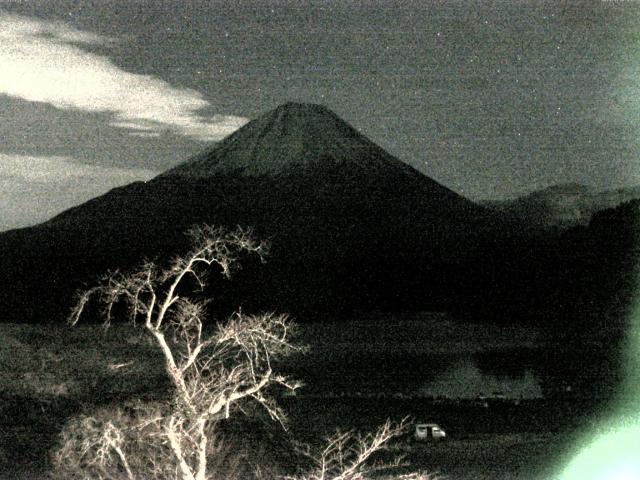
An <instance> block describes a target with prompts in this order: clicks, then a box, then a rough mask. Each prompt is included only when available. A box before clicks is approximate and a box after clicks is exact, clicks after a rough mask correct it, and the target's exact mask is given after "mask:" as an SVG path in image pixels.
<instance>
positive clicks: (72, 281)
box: [0, 103, 504, 322]
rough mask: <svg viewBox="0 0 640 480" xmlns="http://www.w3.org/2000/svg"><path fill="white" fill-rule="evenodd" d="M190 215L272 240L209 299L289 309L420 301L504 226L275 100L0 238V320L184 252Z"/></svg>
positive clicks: (335, 121) (359, 139)
mask: <svg viewBox="0 0 640 480" xmlns="http://www.w3.org/2000/svg"><path fill="white" fill-rule="evenodd" d="M204 222H206V223H210V224H215V225H223V226H228V227H235V226H236V225H241V226H251V227H254V229H255V232H256V235H257V236H259V237H262V238H268V239H270V241H271V243H272V252H271V255H270V257H269V260H268V264H267V265H266V266H265V267H263V266H261V265H254V264H252V263H251V262H249V263H248V264H247V265H246V268H244V269H243V271H242V272H240V274H239V275H237V276H236V280H235V281H234V282H233V283H232V284H231V285H228V284H225V285H226V286H225V285H217V286H216V287H217V288H226V289H227V290H226V291H224V292H223V293H222V295H220V296H219V298H228V299H229V302H230V303H234V302H239V303H241V304H242V305H243V306H244V307H245V308H248V309H252V308H253V309H265V308H269V309H277V310H279V311H289V312H293V313H294V314H298V315H299V316H300V317H309V316H318V315H320V316H322V315H326V314H327V313H344V312H348V311H353V310H357V309H371V308H400V307H402V308H411V307H412V306H417V305H418V304H420V305H423V304H425V302H427V300H428V302H427V303H429V304H430V305H431V306H434V305H436V304H437V303H438V302H442V301H444V297H445V296H446V294H447V288H448V287H447V285H449V284H450V283H451V282H454V281H455V279H450V281H449V282H445V281H443V277H442V274H443V273H444V272H447V271H448V270H450V265H451V264H452V262H453V263H455V262H457V261H458V260H457V259H458V258H459V256H460V254H461V252H463V251H466V250H468V249H470V248H471V247H474V246H475V247H477V245H478V244H479V242H482V241H484V240H483V239H485V238H487V237H490V236H492V235H494V233H495V230H496V229H503V227H504V224H503V222H502V221H501V220H500V218H499V217H498V216H497V215H495V214H491V213H490V212H489V211H488V210H486V209H484V208H482V207H479V206H477V205H475V204H474V203H472V202H471V201H469V200H467V199H465V198H463V197H461V196H459V195H457V194H456V193H454V192H453V191H451V190H449V189H447V188H445V187H444V186H442V185H440V184H438V183H437V182H435V181H433V180H432V179H430V178H428V177H426V176H424V175H422V174H421V173H419V172H418V171H416V170H414V169H413V168H411V167H409V166H408V165H406V164H404V163H402V162H401V161H399V160H397V159H396V158H394V157H393V156H391V155H389V154H388V153H387V152H385V151H384V150H382V149H381V148H379V147H378V146H376V145H375V144H374V143H372V142H371V141H370V140H368V139H366V138H365V137H364V136H363V135H361V134H359V133H358V132H357V131H356V130H355V129H353V128H352V127H350V126H349V125H347V124H346V123H345V122H343V121H342V120H340V119H339V118H338V117H337V116H336V115H335V114H333V113H332V112H330V111H329V110H327V109H326V108H324V107H322V106H318V105H306V104H295V103H288V104H285V105H282V106H280V107H278V108H276V109H275V110H273V111H271V112H268V113H266V114H264V115H262V116H261V117H259V118H257V119H256V120H254V121H252V122H249V123H248V124H247V125H245V126H244V127H243V128H241V129H240V130H238V131H237V132H235V133H234V134H232V135H230V136H229V137H227V138H226V139H224V140H223V141H222V142H220V143H218V144H217V145H215V146H213V148H211V149H210V150H207V151H205V152H203V153H202V154H200V155H198V156H196V157H195V158H193V159H191V160H189V161H187V162H185V163H184V164H182V165H179V166H177V167H175V168H173V169H171V170H169V171H167V172H165V173H164V174H162V175H160V176H158V177H157V178H155V179H153V180H151V181H148V182H137V183H133V184H130V185H127V186H124V187H120V188H116V189H114V190H112V191H110V192H108V193H107V194H105V195H103V196H101V197H98V198H95V199H93V200H90V201H89V202H86V203H85V204H82V205H80V206H78V207H75V208H72V209H70V210H67V211H66V212H63V213H62V214H60V215H58V216H56V217H54V218H53V219H51V220H49V221H48V222H45V223H43V224H40V225H37V226H35V227H32V228H25V229H21V230H14V231H9V232H5V233H3V234H0V254H1V260H0V291H2V292H3V293H2V297H1V298H0V308H1V309H2V312H3V320H4V321H38V322H41V321H45V322H46V321H53V320H57V319H59V318H61V317H62V316H64V315H65V314H66V312H67V311H68V309H69V307H70V304H71V301H72V298H71V295H72V292H73V291H74V290H75V289H77V288H78V287H79V286H81V285H82V284H84V283H85V282H87V283H91V282H93V281H94V279H95V278H96V276H98V275H99V274H101V273H103V272H104V271H106V270H107V269H115V268H127V267H130V266H131V265H132V264H134V263H136V262H139V261H141V259H142V258H156V257H160V258H166V257H168V256H170V255H173V254H175V253H176V252H179V251H181V250H183V249H185V248H186V237H185V236H184V232H185V231H186V230H187V229H188V228H189V227H190V226H192V225H194V224H201V223H204ZM491 232H494V233H491Z"/></svg>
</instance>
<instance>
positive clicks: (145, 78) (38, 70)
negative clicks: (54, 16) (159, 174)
mask: <svg viewBox="0 0 640 480" xmlns="http://www.w3.org/2000/svg"><path fill="white" fill-rule="evenodd" d="M113 41H115V40H114V39H112V38H108V37H104V36H100V35H97V34H94V33H90V32H83V31H80V30H77V29H74V28H72V27H70V26H68V25H66V24H63V23H59V22H49V21H43V20H36V19H32V18H28V17H23V16H19V15H13V14H6V13H2V12H0V70H1V71H2V75H0V94H4V95H8V96H11V97H16V98H21V99H24V100H28V101H32V102H45V103H48V104H50V105H53V106H55V107H57V108H60V109H78V110H83V111H89V112H100V113H104V112H107V113H111V114H112V122H111V125H113V126H117V127H119V128H124V129H127V130H130V131H131V133H133V134H137V135H140V134H143V135H144V134H146V135H147V136H149V135H152V134H153V133H154V132H156V133H159V132H162V131H163V130H170V131H172V132H174V133H177V134H179V135H184V136H188V137H191V138H195V139H198V140H203V141H210V140H219V139H220V138H222V137H224V136H226V135H228V134H230V133H232V132H233V131H234V130H236V129H238V128H239V127H241V126H242V125H243V124H244V123H246V119H244V118H242V117H236V116H230V115H215V116H212V117H205V116H202V115H201V114H199V112H200V111H202V109H204V108H207V107H210V104H209V102H208V101H207V100H206V99H205V98H204V97H203V95H202V94H201V93H199V92H197V91H195V90H192V89H187V88H179V87H175V86H172V85H170V84H169V83H167V82H165V81H164V80H162V79H160V78H157V77H153V76H150V75H139V74H135V73H131V72H127V71H125V70H122V69H121V68H119V67H118V66H117V65H115V64H114V63H112V62H111V61H110V60H109V59H108V58H107V57H105V56H102V55H99V54H97V53H92V52H89V51H87V50H85V49H83V47H84V48H86V47H87V46H92V45H107V44H108V43H109V42H113ZM143 132H144V133H143Z"/></svg>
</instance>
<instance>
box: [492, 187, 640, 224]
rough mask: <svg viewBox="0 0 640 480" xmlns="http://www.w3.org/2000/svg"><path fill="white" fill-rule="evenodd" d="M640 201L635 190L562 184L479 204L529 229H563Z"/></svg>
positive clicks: (639, 196) (637, 188) (639, 189)
mask: <svg viewBox="0 0 640 480" xmlns="http://www.w3.org/2000/svg"><path fill="white" fill-rule="evenodd" d="M638 198H640V188H639V187H635V188H633V187H628V188H619V189H616V190H607V191H603V192H599V191H596V190H595V189H594V188H592V187H588V186H585V185H579V184H562V185H553V186H551V187H547V188H544V189H542V190H537V191H535V192H532V193H530V194H528V195H524V196H522V197H518V198H515V199H511V200H500V201H485V202H481V204H482V205H484V206H485V207H487V208H490V209H492V210H494V211H497V212H500V213H502V214H504V215H507V216H509V217H512V218H515V219H519V220H521V221H523V222H525V223H526V224H528V225H529V227H530V228H537V229H540V228H543V229H548V228H559V229H566V228H570V227H574V226H576V225H587V224H588V223H589V221H590V220H591V218H592V217H593V215H594V214H595V213H597V212H599V211H602V210H606V209H608V208H614V207H616V206H618V205H620V204H621V203H624V202H628V201H631V200H635V199H638Z"/></svg>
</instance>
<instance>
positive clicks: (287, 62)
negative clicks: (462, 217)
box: [0, 0, 640, 230]
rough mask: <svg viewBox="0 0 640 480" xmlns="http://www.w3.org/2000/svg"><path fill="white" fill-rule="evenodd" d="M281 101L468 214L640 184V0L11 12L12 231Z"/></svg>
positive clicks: (202, 143) (8, 161) (115, 4)
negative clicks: (420, 179) (367, 143)
mask: <svg viewBox="0 0 640 480" xmlns="http://www.w3.org/2000/svg"><path fill="white" fill-rule="evenodd" d="M286 101H300V102H311V103H321V104H324V105H326V106H327V107H328V108H330V109H331V110H333V111H334V112H336V113H337V114H338V115H339V116H341V117H342V118H343V119H344V120H346V121H347V122H349V123H350V124H352V125H353V126H354V127H355V128H357V129H358V130H359V131H360V132H362V133H363V134H365V135H366V136H368V137H369V138H370V139H372V140H373V141H374V142H376V143H377V144H379V145H380V146H381V147H383V148H385V149H386V150H388V151H389V152H390V153H392V154H394V155H395V156H397V157H398V158H400V159H401V160H403V161H405V162H407V163H408V164H410V165H412V166H413V167H415V168H417V169H418V170H420V171H421V172H423V173H424V174H426V175H428V176H430V177H431V178H433V179H435V180H437V181H439V182H440V183H442V184H444V185H445V186H447V187H449V188H451V189H452V190H454V191H456V192H458V193H460V194H462V195H464V196H466V197H468V198H471V199H473V200H479V199H497V198H508V197H515V196H518V195H522V194H525V193H528V192H531V191H533V190H536V189H539V188H544V187H546V186H549V185H554V184H560V183H581V184H586V185H590V186H593V187H594V188H596V189H599V190H605V189H609V188H617V187H621V186H636V185H640V168H638V167H640V156H639V155H640V135H638V133H640V132H639V130H640V0H596V1H592V2H589V1H576V2H559V1H553V2H532V1H529V2H527V1H517V2H515V1H513V2H479V1H441V2H427V1H408V0H404V1H397V2H391V1H354V0H351V1H343V2H329V1H316V2H303V1H302V0H299V1H290V2H283V1H278V2H268V1H254V2H246V1H238V2H228V1H226V2H222V1H209V2H205V1H188V0H174V1H141V0H138V1H113V0H72V1H57V0H41V1H4V2H3V1H2V0H0V120H1V121H0V230H6V229H9V228H17V227H22V226H26V225H31V224H34V223H37V222H40V221H43V220H46V219H47V218H50V217H51V216H52V215H54V214H56V213H58V212H60V211H62V210H64V209H66V208H69V207H71V206H73V205H76V204H79V203H82V202H84V201H86V200H88V199H90V198H92V197H95V196H97V195H100V194H102V193H104V192H106V191H107V190H109V189H110V188H113V187H115V186H118V185H123V184H126V183H130V182H132V181H134V180H145V179H149V178H152V177H153V176H154V175H156V174H157V173H160V172H161V171H163V170H166V169H167V168H169V167H172V166H174V165H176V164H178V163H181V162H183V161H186V160H187V159H188V158H189V157H190V156H192V155H194V154H196V153H198V152H200V151H201V150H203V149H205V148H207V147H208V146H210V145H212V143H213V142H215V141H218V140H220V139H221V138H223V137H224V136H226V135H228V134H230V133H231V132H233V131H234V130H235V129H237V128H239V127H240V126H242V125H243V124H244V123H246V121H248V120H249V119H251V118H255V117H256V116H257V115H259V114H261V113H264V112H266V111H269V110H271V109H273V108H275V107H276V106H278V105H279V104H281V103H284V102H286Z"/></svg>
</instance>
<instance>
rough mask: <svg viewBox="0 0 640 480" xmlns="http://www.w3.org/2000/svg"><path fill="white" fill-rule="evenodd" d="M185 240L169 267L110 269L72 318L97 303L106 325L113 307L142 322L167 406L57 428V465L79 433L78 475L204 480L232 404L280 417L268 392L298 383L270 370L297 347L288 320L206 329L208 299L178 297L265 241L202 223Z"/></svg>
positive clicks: (265, 318)
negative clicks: (154, 349)
mask: <svg viewBox="0 0 640 480" xmlns="http://www.w3.org/2000/svg"><path fill="white" fill-rule="evenodd" d="M190 234H191V237H192V240H193V242H192V249H191V250H190V251H189V252H188V253H187V254H186V255H183V256H179V257H176V258H175V259H174V260H173V261H172V262H171V264H170V265H169V267H168V268H159V267H158V266H157V265H156V264H154V263H150V262H148V263H145V264H144V265H142V267H140V268H139V269H137V270H135V271H133V272H131V273H126V274H122V273H120V272H114V273H111V274H109V275H107V276H106V277H104V278H103V280H102V282H101V283H100V284H99V285H98V286H96V287H93V288H91V289H88V290H86V291H84V292H81V293H80V294H79V295H78V299H77V302H76V304H75V307H74V308H73V310H72V312H71V315H70V320H69V321H70V323H71V324H74V325H75V324H76V323H77V322H78V321H79V320H80V318H81V317H82V315H83V313H84V312H85V310H86V307H87V305H89V304H90V302H91V301H92V299H95V300H97V301H98V303H99V304H100V306H101V311H102V313H103V314H104V316H105V323H106V324H107V325H109V323H110V322H111V321H112V316H113V315H114V312H116V311H121V310H118V307H117V305H118V304H122V303H123V304H124V305H125V306H126V307H127V310H126V312H127V313H126V316H127V318H128V320H129V321H131V322H132V323H133V324H141V325H142V326H143V328H145V329H146V331H147V332H148V333H149V334H150V335H151V338H152V339H153V340H154V341H155V343H156V344H157V346H158V347H159V349H160V351H161V352H162V354H163V356H164V361H165V370H166V373H167V375H168V377H169V379H170V380H171V382H172V385H173V387H174V397H173V401H172V402H171V404H170V405H165V406H164V407H163V408H159V407H157V406H154V407H153V408H151V407H148V406H143V405H139V406H138V407H136V408H134V409H132V412H131V414H130V416H131V415H132V416H133V418H131V419H128V420H127V416H126V415H125V414H124V413H122V412H119V413H118V414H117V415H116V416H115V417H116V418H115V419H117V420H119V421H115V419H112V420H105V421H100V420H99V419H96V418H92V417H85V418H81V419H80V420H78V422H79V423H78V422H76V424H75V425H70V426H69V427H68V428H67V430H66V431H65V432H63V441H62V442H61V443H62V445H63V446H64V445H65V443H66V444H67V447H68V448H66V449H65V448H62V449H60V450H59V451H58V452H57V455H56V456H55V458H54V461H55V463H56V464H57V465H58V466H63V465H64V464H65V463H68V459H69V454H70V452H69V449H72V450H73V449H76V450H77V449H78V448H77V445H75V446H74V445H73V443H74V442H73V441H71V440H73V438H76V437H78V438H80V437H83V438H82V440H81V443H82V445H81V447H80V449H79V450H80V451H81V452H82V455H81V456H80V457H79V458H77V466H78V467H79V470H81V471H82V473H81V476H84V475H86V476H90V477H91V478H116V477H112V475H113V474H114V473H117V475H120V477H117V478H122V476H123V475H124V478H128V479H130V480H133V479H137V478H148V476H149V475H151V474H153V476H154V477H155V478H160V477H165V478H180V479H182V480H205V479H206V478H209V477H208V474H207V465H208V464H207V458H208V455H209V453H210V450H211V448H210V445H209V439H210V437H211V435H212V428H213V425H214V424H215V422H216V421H218V420H220V419H223V418H229V416H230V413H231V410H232V409H233V408H234V407H237V406H240V405H241V403H242V402H243V401H246V400H253V401H255V402H257V403H258V404H260V405H261V406H263V407H264V408H265V409H266V411H267V412H268V414H269V415H270V416H271V417H272V418H273V419H275V420H277V421H279V422H281V423H282V422H283V421H284V415H283V412H282V411H281V410H280V409H279V408H278V406H277V404H276V402H275V400H274V398H273V396H272V395H271V393H270V391H271V387H272V386H274V385H279V386H281V387H284V388H286V389H291V390H293V389H296V388H297V387H298V386H299V384H298V383H297V382H293V381H290V380H289V379H287V378H285V377H284V376H282V375H277V374H276V373H275V372H274V371H273V368H272V360H273V359H274V358H275V357H278V356H282V355H285V354H287V353H289V352H291V351H293V350H294V349H295V348H296V347H294V346H293V345H292V344H291V343H290V337H291V329H292V325H291V324H290V322H289V321H288V319H287V317H286V316H284V315H275V314H264V315H245V314H242V313H241V312H237V313H235V314H234V315H232V317H231V318H229V319H228V320H227V321H226V322H224V323H222V324H220V325H219V326H217V327H216V328H215V329H214V331H213V332H210V333H207V332H206V330H207V329H206V326H205V323H204V319H205V316H206V310H207V308H206V307H207V300H194V299H193V298H192V297H190V296H187V294H185V293H184V292H187V293H193V292H189V287H190V286H193V285H195V286H196V288H197V289H200V290H201V289H203V288H204V287H205V285H206V282H207V273H208V271H209V270H210V267H213V266H217V267H218V268H219V269H220V271H221V273H222V274H223V275H224V276H227V277H228V276H230V274H231V273H232V271H233V270H234V269H236V268H238V266H239V265H238V258H239V255H240V254H241V253H242V252H248V253H254V254H257V255H259V256H260V257H261V258H262V256H263V255H264V253H265V251H266V245H265V244H264V243H262V242H256V241H255V240H254V239H253V238H252V236H251V234H250V232H247V231H243V230H240V229H239V230H236V231H234V232H227V231H225V230H222V229H218V228H213V227H210V226H204V227H200V228H197V229H194V230H192V231H191V232H190ZM125 420H127V421H125ZM82 431H84V434H82V435H80V432H82ZM71 432H75V433H71ZM64 435H67V437H66V438H65V437H64ZM139 438H145V440H146V444H145V448H144V450H145V453H144V456H142V458H141V455H140V452H136V450H137V448H138V447H140V445H139V441H138V439H139ZM65 440H66V442H65ZM76 443H77V442H76ZM135 445H137V447H136V448H133V447H134V446H135ZM85 478H86V477H85Z"/></svg>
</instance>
